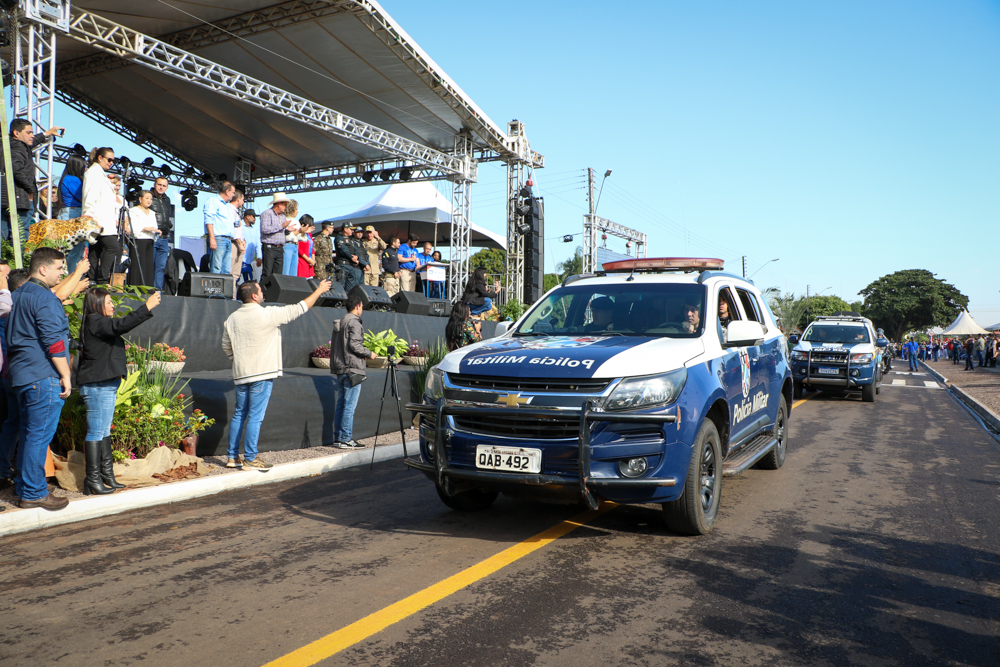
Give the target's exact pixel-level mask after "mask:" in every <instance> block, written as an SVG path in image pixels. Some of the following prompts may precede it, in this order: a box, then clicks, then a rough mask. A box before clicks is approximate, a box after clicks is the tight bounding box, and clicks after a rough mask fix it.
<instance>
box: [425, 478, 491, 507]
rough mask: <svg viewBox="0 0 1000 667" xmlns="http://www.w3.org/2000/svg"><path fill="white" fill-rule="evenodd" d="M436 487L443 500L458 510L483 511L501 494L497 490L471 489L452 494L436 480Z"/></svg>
mask: <svg viewBox="0 0 1000 667" xmlns="http://www.w3.org/2000/svg"><path fill="white" fill-rule="evenodd" d="M434 488H435V489H437V492H438V497H439V498H440V499H441V502H443V503H444V504H445V505H447V506H448V507H450V508H451V509H453V510H455V511H457V512H481V511H482V510H484V509H486V508H487V507H489V506H490V505H492V504H493V503H494V501H495V500H496V499H497V496H498V495H500V494H499V492H497V491H484V490H483V489H469V490H468V491H462V492H461V493H456V494H455V495H453V496H450V495H448V493H447V492H445V490H444V489H442V488H441V486H440V485H439V484H437V483H436V482H435V484H434Z"/></svg>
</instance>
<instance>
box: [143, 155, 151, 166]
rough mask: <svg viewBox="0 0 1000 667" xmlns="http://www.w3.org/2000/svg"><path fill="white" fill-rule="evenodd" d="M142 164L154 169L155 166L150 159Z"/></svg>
mask: <svg viewBox="0 0 1000 667" xmlns="http://www.w3.org/2000/svg"><path fill="white" fill-rule="evenodd" d="M142 163H143V164H144V165H146V166H147V167H152V166H153V158H151V157H148V158H146V159H145V160H143V161H142Z"/></svg>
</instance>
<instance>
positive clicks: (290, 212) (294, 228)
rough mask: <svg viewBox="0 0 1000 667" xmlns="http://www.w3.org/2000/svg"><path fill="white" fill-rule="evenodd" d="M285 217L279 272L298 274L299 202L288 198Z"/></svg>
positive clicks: (288, 274)
mask: <svg viewBox="0 0 1000 667" xmlns="http://www.w3.org/2000/svg"><path fill="white" fill-rule="evenodd" d="M285 219H286V220H288V226H287V227H285V254H284V255H283V257H284V259H283V262H284V263H283V264H282V265H281V272H282V273H284V274H285V275H286V276H297V275H298V274H299V229H300V228H301V225H300V224H299V203H298V202H297V201H295V200H294V199H289V200H288V204H286V206H285Z"/></svg>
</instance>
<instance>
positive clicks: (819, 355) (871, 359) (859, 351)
mask: <svg viewBox="0 0 1000 667" xmlns="http://www.w3.org/2000/svg"><path fill="white" fill-rule="evenodd" d="M788 342H789V343H791V344H792V345H794V346H795V347H794V348H793V349H792V377H793V378H794V381H795V398H801V397H802V391H803V389H804V388H806V387H808V388H811V389H819V390H823V391H832V392H844V391H860V392H861V399H862V400H863V401H865V402H866V403H874V402H875V395H876V394H878V393H879V389H880V388H881V386H882V371H883V365H882V350H883V348H885V346H886V345H888V344H889V341H888V340H886V339H885V338H883V337H881V336H878V335H876V333H875V329H874V327H873V326H872V321H871V320H869V319H868V318H866V317H862V316H861V315H859V314H857V313H850V314H840V315H830V316H824V317H817V318H816V321H815V322H813V323H812V324H810V325H809V326H808V327H806V330H805V331H804V332H802V336H801V338H800V337H799V336H797V335H794V334H793V335H791V336H789V337H788Z"/></svg>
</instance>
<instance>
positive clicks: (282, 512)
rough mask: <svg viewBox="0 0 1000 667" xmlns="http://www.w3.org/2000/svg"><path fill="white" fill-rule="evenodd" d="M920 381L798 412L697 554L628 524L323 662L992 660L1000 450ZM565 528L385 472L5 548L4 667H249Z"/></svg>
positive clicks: (217, 501)
mask: <svg viewBox="0 0 1000 667" xmlns="http://www.w3.org/2000/svg"><path fill="white" fill-rule="evenodd" d="M894 379H895V380H903V381H904V384H895V385H893V384H891V381H892V380H894ZM925 379H929V378H922V377H920V378H918V377H911V376H904V375H899V376H894V375H890V376H888V377H887V384H886V386H884V387H883V389H882V392H881V395H880V396H879V397H878V401H877V402H876V403H874V404H866V403H862V402H861V400H860V398H858V397H856V396H857V395H855V397H848V398H838V397H831V396H827V395H823V394H815V395H813V394H807V396H808V397H809V398H808V400H806V401H805V402H803V403H801V404H799V405H798V406H797V407H796V408H795V409H794V410H793V412H792V419H791V422H790V428H791V431H790V442H789V452H788V458H787V461H786V463H785V466H784V467H783V468H782V469H781V470H778V471H764V470H750V471H748V472H747V473H746V474H744V475H743V476H742V477H738V478H727V479H726V480H725V482H724V485H723V492H722V510H721V515H720V518H719V521H718V523H717V524H716V526H715V529H714V530H713V532H712V533H710V534H709V535H707V536H704V537H700V538H687V537H679V536H676V535H673V534H671V533H670V532H669V531H667V530H666V528H665V527H664V526H663V523H662V519H661V513H660V510H659V508H658V507H656V506H622V507H617V508H614V509H612V510H611V511H609V512H607V513H605V514H602V515H601V516H599V517H597V518H596V519H594V520H593V521H592V522H590V523H588V524H586V525H584V526H583V527H580V528H577V529H576V530H574V531H573V532H570V533H569V534H568V535H566V536H565V537H562V538H560V539H558V540H556V541H554V542H552V543H551V544H548V545H547V546H544V547H542V548H540V549H538V550H537V551H534V552H532V553H530V554H529V555H527V556H524V557H523V558H521V559H519V560H516V561H514V562H513V563H511V564H510V565H508V566H507V567H505V568H503V569H500V570H499V571H496V572H494V573H492V574H489V575H488V576H485V577H484V578H482V579H480V580H479V581H477V582H476V583H473V584H472V585H470V586H468V587H466V588H463V589H461V590H459V591H458V592H456V593H454V594H453V595H450V596H448V597H446V598H444V599H442V600H440V601H438V602H436V603H434V604H431V605H430V606H428V607H426V608H424V609H422V610H419V611H415V613H413V614H411V615H409V616H406V617H405V618H403V619H402V620H400V621H399V622H398V623H395V624H394V625H391V626H390V627H388V628H387V629H385V630H383V631H381V632H378V633H376V634H374V635H372V636H371V637H369V638H367V639H364V640H362V641H360V642H358V643H355V644H353V645H351V646H349V647H347V648H345V649H344V650H342V651H340V652H338V653H336V654H334V655H332V656H331V657H329V658H326V659H325V660H323V661H322V662H320V663H319V664H322V665H431V664H433V665H626V664H627V665H674V664H678V665H679V664H683V665H907V666H908V665H937V664H942V665H952V664H954V665H982V666H993V665H998V664H1000V519H998V516H1000V511H998V509H1000V508H998V492H1000V444H998V443H997V441H996V440H994V439H993V437H992V436H990V435H989V434H988V433H986V432H985V431H984V430H983V429H982V428H981V427H980V426H979V425H978V423H977V422H976V421H975V420H974V419H973V418H972V417H971V416H970V415H969V414H968V413H967V412H966V411H965V410H964V409H963V408H962V407H960V406H959V405H958V404H957V403H956V402H955V401H954V400H953V399H952V398H951V396H950V395H949V393H948V392H947V391H946V390H944V389H941V388H939V387H938V386H933V385H936V383H933V382H931V383H930V385H931V386H929V385H928V384H927V383H925ZM580 511H581V510H580V508H579V507H570V506H553V505H540V504H534V503H530V502H526V501H522V500H512V499H507V498H503V497H501V498H500V500H499V501H498V502H497V503H496V504H495V505H494V506H493V507H492V508H491V509H489V510H487V511H485V512H483V513H479V514H459V513H455V512H452V511H450V510H448V509H447V508H445V507H444V506H443V505H442V504H441V503H440V501H439V500H438V498H437V496H436V494H435V492H434V489H433V487H432V485H431V484H430V483H429V482H428V481H427V480H426V479H425V478H424V477H423V476H422V475H419V474H417V473H413V472H410V471H407V470H405V469H403V466H402V463H401V462H399V461H395V462H391V463H386V464H382V465H378V466H376V468H375V470H374V471H373V472H369V471H368V469H367V468H356V469H351V470H348V471H341V472H335V473H330V474H326V475H323V476H318V477H313V478H309V479H307V480H299V481H295V482H286V483H279V484H275V485H268V486H264V487H256V488H253V489H247V490H244V491H236V492H230V493H227V494H222V495H218V496H212V497H210V498H205V499H200V500H194V501H189V502H184V503H178V504H175V505H170V506H163V507H158V508H154V509H147V510H142V511H137V512H132V513H129V514H125V515H118V516H115V517H110V518H107V519H100V520H92V521H87V522H82V523H78V524H73V525H68V526H60V527H57V528H52V529H48V530H42V531H36V532H33V533H29V534H25V535H18V536H13V537H10V538H7V539H5V540H4V542H3V547H2V549H0V571H2V572H3V577H2V583H0V609H3V610H4V611H3V622H2V623H0V663H2V664H4V665H11V666H15V665H31V666H32V667H36V666H39V665H53V664H71V665H74V667H78V666H83V665H137V664H142V665H191V664H206V665H218V666H223V665H239V666H242V665H263V664H265V663H267V662H269V661H271V660H274V659H276V658H280V657H281V656H284V655H286V654H288V653H290V652H292V651H294V650H296V649H299V648H300V647H302V646H304V645H306V644H309V643H310V642H312V641H314V640H316V639H319V638H321V637H324V636H326V635H328V634H330V633H332V632H335V631H337V630H339V629H341V628H344V627H346V626H348V625H350V624H351V623H354V622H356V621H358V620H359V619H362V618H364V617H366V616H367V615H368V614H371V613H373V612H377V611H378V610H380V609H383V608H385V607H387V606H389V605H391V604H393V603H396V602H397V601H399V600H402V599H403V598H406V597H407V596H410V595H412V594H414V593H418V592H420V591H422V590H424V589H426V588H427V587H429V586H432V585H433V584H436V583H437V582H440V581H442V580H444V579H446V578H447V577H450V576H452V575H454V574H456V573H458V572H461V571H463V570H465V569H466V568H469V567H471V566H473V565H476V564H477V563H480V562H482V561H483V560H485V559H487V558H489V557H491V556H493V555H495V554H497V553H499V552H501V551H502V550H504V549H505V548H507V547H510V546H512V545H515V544H517V543H519V542H521V541H522V540H525V539H527V538H529V537H531V536H533V535H536V534H537V533H540V532H542V531H544V530H546V529H548V528H551V527H552V526H555V525H557V524H559V523H560V522H562V521H563V520H565V519H567V518H569V517H573V516H575V515H578V514H579V512H580ZM302 664H307V663H302Z"/></svg>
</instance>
